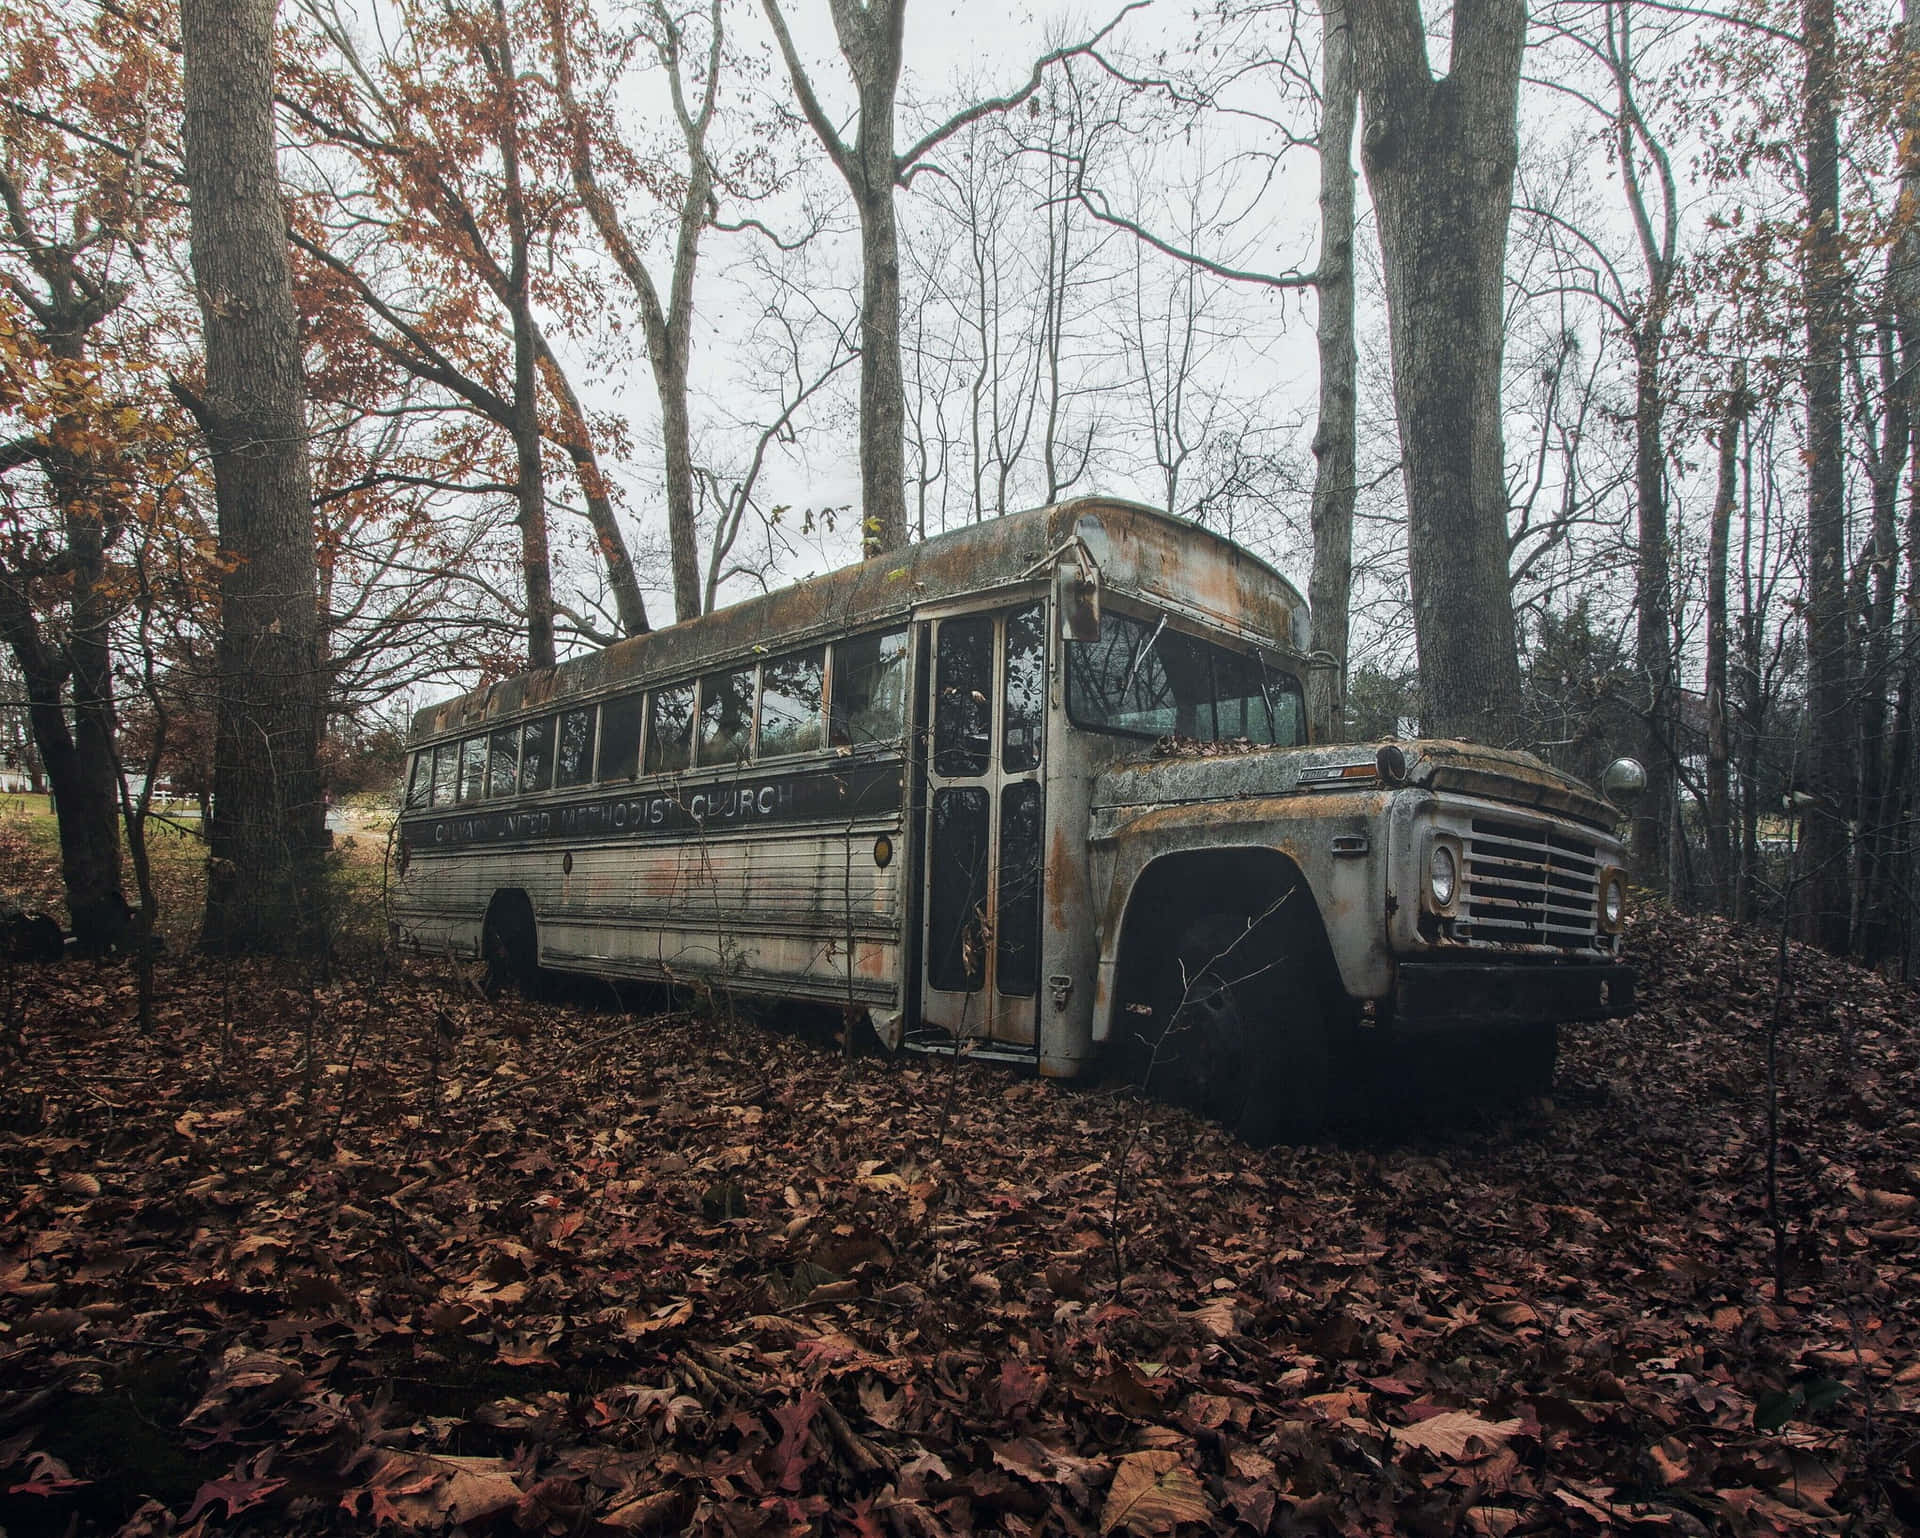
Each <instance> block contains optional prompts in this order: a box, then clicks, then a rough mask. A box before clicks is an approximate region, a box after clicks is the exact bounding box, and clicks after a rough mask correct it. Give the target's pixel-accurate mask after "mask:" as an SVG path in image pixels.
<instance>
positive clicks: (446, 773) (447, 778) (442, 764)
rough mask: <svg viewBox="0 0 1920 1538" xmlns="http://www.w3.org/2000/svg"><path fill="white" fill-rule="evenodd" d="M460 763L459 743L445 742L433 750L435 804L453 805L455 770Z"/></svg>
mask: <svg viewBox="0 0 1920 1538" xmlns="http://www.w3.org/2000/svg"><path fill="white" fill-rule="evenodd" d="M459 764H460V748H459V745H458V744H457V743H452V742H443V743H441V744H440V746H439V747H437V748H435V749H434V750H433V804H434V805H435V806H452V805H453V789H454V780H455V771H456V770H457V769H458V768H459Z"/></svg>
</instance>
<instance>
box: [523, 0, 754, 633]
mask: <svg viewBox="0 0 1920 1538" xmlns="http://www.w3.org/2000/svg"><path fill="white" fill-rule="evenodd" d="M656 20H657V21H658V22H659V24H660V25H662V26H663V27H665V28H666V29H667V30H666V32H665V34H664V36H663V39H662V42H661V44H660V47H659V52H660V62H661V64H662V66H663V67H664V68H665V69H667V70H668V71H669V72H670V75H671V84H672V89H673V100H674V109H675V116H676V117H677V119H678V121H679V124H680V135H681V140H682V143H683V145H684V147H685V149H686V154H687V185H686V187H685V189H684V191H683V192H682V193H681V196H680V208H679V216H678V220H677V223H676V229H675V236H674V252H673V271H672V273H671V275H670V277H669V281H668V290H667V303H666V304H665V305H664V306H663V305H662V304H661V302H660V294H659V290H658V289H657V288H656V287H655V286H654V281H653V274H652V273H651V272H650V271H648V269H647V265H646V263H645V261H644V260H643V259H642V257H641V255H640V251H639V248H638V247H637V246H635V245H634V243H633V241H632V239H631V238H630V237H629V236H628V234H627V231H626V229H625V227H624V226H623V225H622V224H621V222H620V215H619V213H618V212H617V211H616V210H615V208H614V205H613V203H612V200H611V199H609V198H608V196H607V194H606V191H605V189H604V188H602V187H601V185H600V180H599V177H598V174H597V173H596V171H595V169H594V155H593V139H592V135H591V134H590V132H589V128H588V122H587V117H586V114H585V113H584V112H583V111H582V110H581V107H580V103H579V101H578V99H577V98H576V97H575V95H574V87H573V49H572V46H571V44H570V42H569V38H568V31H567V28H568V21H567V15H566V10H565V7H564V6H560V5H555V4H549V6H548V8H547V23H548V35H549V40H550V43H551V46H552V49H553V61H554V74H555V81H556V86H557V89H558V92H559V96H560V103H561V106H562V108H563V109H564V111H565V112H566V116H567V127H568V134H569V139H570V143H569V146H568V154H567V163H568V168H569V171H570V173H571V176H572V179H573V186H574V190H575V192H577V193H578V194H579V196H580V202H581V204H582V206H583V207H584V208H585V209H586V211H587V217H588V218H589V219H591V220H592V221H593V227H594V229H595V231H597V232H598V234H599V236H600V239H601V241H602V243H603V244H604V245H605V246H606V248H607V251H608V254H609V255H611V256H612V257H613V260H614V265H615V266H617V267H618V268H619V269H620V271H621V274H622V275H623V276H624V277H625V278H626V280H627V282H628V283H629V284H631V285H632V287H633V291H634V295H635V297H637V298H638V299H639V301H640V321H641V328H642V332H643V334H644V335H645V337H646V342H647V361H648V363H649V364H650V365H651V366H652V369H653V385H654V390H655V392H656V393H657V394H658V396H659V398H660V436H661V440H662V450H663V453H662V459H663V461H664V468H665V471H666V489H667V555H668V560H669V562H670V564H671V567H672V571H673V617H674V619H675V620H690V619H697V618H698V617H699V615H700V613H701V608H702V605H701V593H700V551H699V536H698V529H697V526H696V524H695V511H696V506H697V498H696V495H695V490H694V471H693V426H692V413H691V411H690V410H689V407H688V401H687V380H688V375H689V372H690V358H691V352H692V334H693V288H694V278H695V275H696V272H697V270H698V267H699V262H700V237H701V235H702V233H703V232H704V231H705V229H706V226H707V221H708V219H709V218H710V217H711V205H712V201H713V164H712V162H711V161H710V160H709V159H708V158H707V147H706V134H707V126H708V124H709V123H710V122H711V121H712V116H713V104H714V99H715V94H714V93H715V90H716V83H717V78H718V72H719V69H720V59H721V40H722V37H723V36H724V34H723V31H722V28H721V21H720V7H719V5H718V4H717V3H716V4H714V6H713V7H712V10H711V12H710V18H709V25H710V27H711V29H712V37H711V41H710V47H709V51H708V55H707V74H706V80H705V87H704V91H703V95H702V99H701V102H700V105H699V107H698V108H697V109H689V107H688V105H687V103H686V100H685V97H684V93H683V91H682V86H681V79H680V73H679V72H680V46H681V35H680V32H679V29H678V25H677V24H676V23H674V22H672V21H671V19H670V18H668V17H667V15H666V13H665V12H664V11H657V12H656ZM622 553H623V554H624V553H625V549H624V546H622ZM635 600H636V602H637V601H638V589H637V588H636V589H635ZM642 628H643V629H644V628H645V626H644V624H643V625H642ZM628 634H630V635H631V634H638V632H637V631H634V630H632V629H629V630H628Z"/></svg>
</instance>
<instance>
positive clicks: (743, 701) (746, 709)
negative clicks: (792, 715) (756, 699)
mask: <svg viewBox="0 0 1920 1538" xmlns="http://www.w3.org/2000/svg"><path fill="white" fill-rule="evenodd" d="M753 675H754V670H753V669H752V668H740V669H737V670H736V671H734V672H731V673H709V674H708V675H707V676H706V677H705V678H703V679H701V680H700V765H701V767H702V768H705V767H706V766H707V765H709V764H740V763H745V762H746V759H747V750H748V749H749V748H750V747H751V746H752V745H753Z"/></svg>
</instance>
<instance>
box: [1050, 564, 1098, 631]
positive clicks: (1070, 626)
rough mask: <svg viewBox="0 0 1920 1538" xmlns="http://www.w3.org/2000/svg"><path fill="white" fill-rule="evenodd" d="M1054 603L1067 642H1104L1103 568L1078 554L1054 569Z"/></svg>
mask: <svg viewBox="0 0 1920 1538" xmlns="http://www.w3.org/2000/svg"><path fill="white" fill-rule="evenodd" d="M1053 603H1054V608H1055V609H1056V610H1057V611H1058V613H1059V615H1060V637H1061V639H1062V640H1066V641H1097V640H1099V639H1100V568H1099V566H1097V565H1096V564H1095V563H1094V562H1093V561H1092V560H1090V559H1089V558H1088V557H1087V556H1086V555H1085V554H1084V553H1083V552H1081V551H1079V550H1075V551H1074V553H1073V554H1072V555H1070V556H1066V557H1064V558H1062V560H1061V561H1060V563H1059V564H1058V565H1057V566H1055V567H1054V568H1053Z"/></svg>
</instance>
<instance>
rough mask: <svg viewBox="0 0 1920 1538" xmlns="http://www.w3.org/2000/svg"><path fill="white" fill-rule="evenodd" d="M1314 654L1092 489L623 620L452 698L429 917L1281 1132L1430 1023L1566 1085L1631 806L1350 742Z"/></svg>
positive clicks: (462, 931) (1466, 748)
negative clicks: (1125, 1080) (854, 1018)
mask: <svg viewBox="0 0 1920 1538" xmlns="http://www.w3.org/2000/svg"><path fill="white" fill-rule="evenodd" d="M1307 637H1308V622H1307V613H1306V606H1305V604H1304V603H1303V602H1302V600H1301V597H1300V595H1299V593H1298V592H1297V591H1296V590H1295V589H1294V588H1293V587H1292V586H1291V585H1290V584H1289V583H1287V582H1286V580H1285V579H1284V578H1282V577H1281V576H1280V575H1279V574H1278V573H1276V572H1275V571H1273V570H1272V569H1271V568H1270V567H1268V566H1267V565H1266V564H1265V563H1263V562H1261V561H1260V560H1259V559H1257V558H1256V557H1254V556H1253V555H1251V554H1250V553H1248V552H1247V551H1245V550H1242V549H1240V548H1239V547H1237V546H1235V545H1233V544H1231V543H1230V542H1228V541H1226V540H1224V539H1221V538H1220V537H1219V536H1217V535H1214V534H1211V533H1209V532H1207V531H1206V530H1203V529H1200V528H1198V527H1196V526H1194V525H1192V524H1190V523H1187V522H1185V521H1184V520H1181V519H1177V518H1173V517H1170V516H1168V515H1166V514H1163V513H1159V512H1156V511H1154V510H1152V509H1149V508H1144V507H1139V506H1136V505H1132V504H1129V503H1124V502H1118V501H1113V500H1109V499H1103V498H1086V499H1080V500H1077V501H1073V502H1067V503H1062V504H1059V505H1057V506H1053V507H1048V508H1041V509H1038V510H1035V511H1033V512H1028V513H1021V514H1015V515H1012V516H1009V517H1006V518H1002V519H998V520H995V521H992V522H988V523H983V524H979V525H975V526H972V527H970V528H967V529H964V530H960V531H957V532H955V533H952V534H948V535H944V536H942V537H940V538H938V539H933V540H929V541H927V542H926V543H924V544H921V545H917V546H914V547H911V548H909V549H907V550H905V551H901V552H897V553H894V554H892V555H888V556H883V557H880V558H878V559H876V560H871V561H867V562H865V563H863V564H861V565H858V566H853V567H849V568H847V569H845V570H843V571H839V572H835V573H832V574H829V575H827V576H824V577H820V578H816V579H812V580H810V581H806V582H802V583H798V584H796V585H794V586H793V587H790V588H786V589H783V590H781V591H779V592H775V593H770V594H767V595H765V596H763V597H759V598H754V599H750V600H748V601H746V602H744V603H741V604H737V605H735V606H734V607H732V608H730V609H726V610H723V611H720V612H718V613H715V614H711V615H708V616H705V617H703V618H701V619H698V620H693V621H690V622H688V623H686V624H682V625H676V626H673V627H672V628H670V629H667V630H662V631H659V632H656V633H654V634H651V635H646V636H639V637H634V638H632V639H629V640H625V641H621V642H619V643H617V644H616V645H613V646H610V647H608V648H606V649H604V650H602V651H599V652H595V653H592V654H590V655H587V656H583V657H580V658H577V659H574V660H572V661H569V662H566V663H563V664H561V665H560V666H559V667H557V668H550V669H544V670H540V671H537V672H531V673H527V674H523V675H520V676H518V677H515V678H510V679H507V680H504V681H502V682H500V683H498V684H495V685H493V686H491V687H490V688H487V689H483V690H477V691H474V692H473V693H471V694H468V695H464V696H462V697H460V698H458V699H454V700H449V701H447V702H445V703H442V704H439V705H435V706H431V707H429V708H427V709H425V710H422V711H420V712H419V713H418V714H417V715H416V717H415V719H414V722H413V726H412V732H411V735H410V746H411V748H412V750H413V751H412V756H411V758H410V762H409V771H408V778H407V782H406V784H405V786H404V789H403V801H404V810H403V813H402V818H401V826H400V848H401V861H400V863H401V872H402V873H401V877H400V881H399V885H398V890H397V893H396V898H395V904H394V915H395V931H396V936H397V938H399V939H401V940H402V941H403V942H407V943H411V944H414V945H417V946H420V947H422V948H425V949H430V950H436V951H448V952H452V953H454V954H458V955H465V956H473V957H479V956H484V957H485V958H486V959H487V960H488V962H489V965H490V968H491V969H492V970H493V971H494V972H495V973H496V974H497V975H500V976H502V977H505V978H513V977H515V976H519V977H523V978H524V977H528V976H530V975H531V974H532V973H533V972H534V971H535V970H537V969H539V968H551V969H555V970H560V971H572V972H582V973H589V974H597V975H606V976H614V977H626V976H631V977H645V978H658V979H682V980H685V979H693V978H700V979H705V980H707V981H710V982H713V983H716V984H721V985H724V986H726V987H730V988H733V989H735V990H738V991H741V992H752V993H763V994H768V995H774V996H788V997H797V998H808V999H814V1000H818V1001H820V1002H823V1003H828V1004H838V1005H841V1006H843V1007H846V1008H848V1009H850V1010H852V1011H854V1012H856V1013H860V1014H863V1015H864V1016H865V1017H866V1018H867V1019H868V1020H869V1021H871V1023H872V1025H873V1027H874V1029H875V1031H876V1032H877V1033H878V1034H879V1036H880V1038H881V1040H882V1041H883V1042H885V1043H887V1044H888V1045H889V1046H892V1047H905V1048H923V1049H930V1050H954V1049H956V1047H957V1046H963V1047H964V1048H965V1050H967V1051H969V1052H971V1053H974V1054H977V1055H982V1056H987V1057H991V1058H1001V1059H1007V1060H1011V1061H1016V1062H1024V1063H1027V1064H1030V1065H1031V1066H1032V1067H1034V1068H1035V1069H1036V1070H1037V1071H1038V1072H1040V1073H1042V1074H1045V1075H1049V1076H1056V1077H1071V1076H1074V1075H1077V1074H1080V1073H1083V1072H1085V1071H1086V1070H1087V1069H1088V1068H1089V1067H1090V1065H1092V1064H1094V1063H1095V1062H1096V1061H1099V1060H1101V1059H1103V1058H1104V1059H1106V1060H1108V1061H1110V1062H1112V1063H1117V1064H1118V1065H1119V1066H1120V1067H1122V1068H1123V1069H1125V1070H1126V1071H1129V1072H1132V1073H1134V1074H1135V1076H1136V1077H1141V1078H1144V1079H1146V1080H1147V1081H1148V1082H1149V1084H1150V1085H1153V1084H1157V1085H1158V1086H1159V1087H1160V1088H1161V1089H1162V1090H1163V1091H1165V1092H1166V1093H1169V1094H1171V1095H1173V1096H1174V1097H1176V1098H1180V1099H1184V1100H1186V1101H1188V1102H1190V1103H1193V1104H1195V1105H1197V1106H1200V1107H1201V1108H1202V1109H1205V1110H1208V1111H1210V1112H1213V1113H1215V1114H1219V1115H1222V1116H1223V1117H1225V1118H1227V1119H1229V1120H1237V1121H1240V1122H1242V1123H1244V1124H1246V1125H1248V1126H1249V1127H1257V1128H1266V1129H1270V1130H1278V1131H1284V1130H1286V1128H1287V1127H1288V1126H1299V1125H1302V1124H1304V1123H1305V1122H1307V1121H1310V1120H1311V1118H1312V1104H1313V1103H1314V1101H1315V1099H1316V1097H1318V1098H1319V1099H1321V1100H1324V1098H1325V1096H1324V1090H1325V1088H1326V1086H1327V1085H1329V1084H1331V1083H1332V1082H1334V1081H1335V1080H1336V1079H1337V1078H1338V1077H1339V1076H1340V1073H1341V1069H1342V1068H1343V1066H1345V1060H1347V1059H1350V1058H1351V1057H1353V1056H1354V1055H1355V1054H1363V1055H1364V1054H1373V1055H1375V1056H1378V1055H1381V1054H1387V1053H1391V1052H1393V1051H1396V1050H1399V1048H1400V1046H1401V1045H1402V1044H1404V1043H1405V1042H1406V1041H1408V1040H1410V1039H1412V1038H1414V1037H1416V1036H1418V1035H1422V1034H1431V1033H1436V1032H1453V1033H1456V1034H1457V1035H1458V1037H1459V1038H1460V1039H1461V1040H1462V1041H1463V1042H1465V1041H1470V1040H1473V1039H1477V1038H1478V1037H1480V1036H1485V1035H1486V1034H1487V1033H1488V1032H1498V1031H1506V1032H1508V1033H1509V1034H1510V1036H1511V1033H1513V1032H1516V1031H1517V1032H1520V1033H1522V1035H1521V1039H1523V1040H1524V1041H1527V1042H1531V1043H1533V1044H1534V1050H1535V1055H1536V1057H1540V1056H1544V1060H1545V1062H1546V1064H1547V1067H1548V1069H1549V1071H1550V1067H1551V1055H1552V1046H1551V1043H1552V1030H1553V1027H1554V1026H1555V1025H1556V1024H1557V1023H1560V1022H1564V1021H1570V1020H1578V1019H1590V1018H1597V1017H1600V1016H1603V1015H1609V1014H1618V1013H1622V1012H1624V1011H1625V1010H1626V1009H1627V1008H1629V1007H1630V1006H1631V1000H1632V977H1631V973H1630V972H1629V971H1628V969H1626V968H1625V967H1623V966H1622V965H1621V964H1620V962H1619V960H1618V953H1619V932H1620V926H1621V919H1622V912H1621V906H1622V904H1623V902H1624V879H1623V877H1622V876H1621V867H1622V864H1623V860H1622V852H1621V845H1620V842H1619V840H1618V839H1617V838H1616V837H1615V834H1614V828H1615V825H1616V821H1617V818H1618V816H1619V814H1618V813H1617V812H1616V810H1615V809H1614V808H1613V807H1612V806H1611V805H1610V804H1608V803H1607V802H1606V801H1604V800H1602V799H1601V798H1600V797H1598V796H1597V795H1595V794H1594V793H1593V792H1592V791H1591V790H1589V789H1588V788H1586V787H1585V786H1582V785H1580V784H1578V783H1577V782H1575V781H1573V780H1570V779H1568V778H1567V777H1565V776H1563V775H1559V774H1557V773H1555V772H1554V771H1553V770H1551V769H1549V768H1547V767H1546V766H1545V765H1544V764H1542V763H1540V762H1539V761H1538V760H1537V759H1534V758H1532V757H1531V756H1529V755H1526V754H1522V753H1512V752H1504V751H1501V750H1496V749H1491V748H1483V747H1478V746H1475V745H1473V744H1468V743H1459V742H1440V741H1434V742H1421V743H1409V744H1397V745H1383V746H1379V747H1375V746H1373V745H1362V746H1354V745H1332V744H1316V743H1313V742H1310V741H1309V733H1308V729H1307V722H1306V714H1305V707H1304V698H1305V696H1304V678H1305V672H1306V668H1307V665H1308V663H1307V658H1306V651H1307ZM1510 1044H1511V1043H1510V1041H1509V1045H1510ZM1542 1044H1544V1045H1542Z"/></svg>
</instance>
